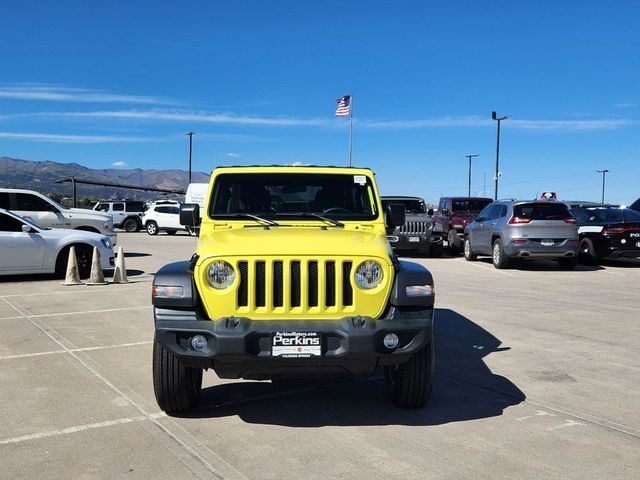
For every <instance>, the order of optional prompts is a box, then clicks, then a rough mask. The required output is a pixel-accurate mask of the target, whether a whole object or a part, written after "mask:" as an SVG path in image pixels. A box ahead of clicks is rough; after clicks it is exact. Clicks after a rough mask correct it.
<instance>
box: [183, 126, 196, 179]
mask: <svg viewBox="0 0 640 480" xmlns="http://www.w3.org/2000/svg"><path fill="white" fill-rule="evenodd" d="M185 135H187V136H188V137H189V184H191V150H192V148H193V136H194V135H195V133H194V132H189V133H185Z"/></svg>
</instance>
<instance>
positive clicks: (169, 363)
mask: <svg viewBox="0 0 640 480" xmlns="http://www.w3.org/2000/svg"><path fill="white" fill-rule="evenodd" d="M201 389H202V369H201V368H195V367H187V366H186V365H184V364H183V363H182V362H180V360H178V358H177V357H176V356H175V355H174V354H173V353H171V352H170V351H169V350H167V349H166V348H165V347H163V346H162V345H161V344H160V343H158V340H157V339H155V338H154V340H153V391H154V393H155V395H156V401H157V402H158V406H159V407H160V408H161V409H162V410H164V411H165V412H167V413H178V412H186V411H188V410H191V409H192V408H193V407H194V406H195V404H196V403H197V402H198V398H199V396H200V391H201Z"/></svg>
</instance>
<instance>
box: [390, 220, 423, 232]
mask: <svg viewBox="0 0 640 480" xmlns="http://www.w3.org/2000/svg"><path fill="white" fill-rule="evenodd" d="M430 231H431V222H425V221H409V222H406V223H405V224H404V225H402V226H400V227H398V228H397V230H396V232H398V233H404V234H408V235H411V234H427V233H429V232H430Z"/></svg>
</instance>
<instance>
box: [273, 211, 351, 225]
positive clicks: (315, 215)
mask: <svg viewBox="0 0 640 480" xmlns="http://www.w3.org/2000/svg"><path fill="white" fill-rule="evenodd" d="M276 216H279V217H285V216H287V217H289V216H290V217H313V218H317V219H318V220H322V221H323V222H328V223H330V224H332V225H333V226H335V227H339V228H344V223H342V222H339V221H338V220H334V219H333V218H329V217H325V216H323V215H320V214H319V213H313V212H278V213H276Z"/></svg>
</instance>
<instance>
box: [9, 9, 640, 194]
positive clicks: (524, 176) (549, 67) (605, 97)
mask: <svg viewBox="0 0 640 480" xmlns="http://www.w3.org/2000/svg"><path fill="white" fill-rule="evenodd" d="M638 21H640V3H638V2H631V1H628V2H627V1H618V2H609V3H606V2H601V1H597V2H596V1H583V2H568V1H566V2H562V1H556V2H540V1H518V2H513V1H484V2H478V1H457V2H431V1H430V2H424V1H416V2H411V1H395V2H391V1H389V2H387V1H365V0H363V1H348V0H346V1H345V0H343V1H322V2H320V1H318V2H310V1H269V2H264V1H258V0H256V1H234V2H223V1H183V2H179V3H176V2H124V1H113V2H72V1H61V2H45V1H41V2H18V1H7V2H4V4H3V8H2V28H1V29H0V65H2V73H1V74H0V155H2V156H11V157H17V158H25V159H29V160H53V161H59V162H78V163H81V164H83V165H86V166H89V167H92V168H111V167H112V165H115V166H122V167H123V168H186V165H187V154H188V141H187V137H185V135H184V133H185V132H188V131H189V130H193V131H194V132H196V135H195V136H194V151H193V162H194V169H196V170H201V171H210V170H211V169H212V168H213V167H215V166H216V165H223V164H274V163H278V164H281V163H286V164H291V163H295V162H300V163H303V164H335V165H341V164H345V163H346V162H347V161H348V121H347V120H346V119H344V118H336V117H334V116H333V113H334V111H335V107H336V103H335V99H336V98H338V97H340V96H342V95H344V94H346V93H347V92H352V93H353V94H354V126H353V129H354V140H353V158H354V164H355V165H358V166H368V167H371V168H373V169H374V170H375V171H376V173H377V177H378V182H379V184H380V187H381V190H382V192H383V193H385V194H410V195H420V196H423V197H425V198H426V199H427V200H430V201H435V200H437V198H438V197H439V196H440V195H441V194H445V195H448V194H464V193H466V190H467V161H466V158H465V155H466V154H470V153H473V154H480V156H479V157H478V158H477V159H475V160H474V168H473V182H472V191H473V192H474V193H476V194H480V195H482V194H483V190H484V183H485V182H484V178H485V176H486V193H487V194H488V195H489V196H492V194H493V176H494V169H495V123H494V122H492V120H491V118H490V115H491V111H492V110H497V111H498V113H499V114H509V115H511V118H510V119H509V120H506V121H504V122H503V123H502V138H501V155H500V160H501V172H502V177H501V179H500V196H501V197H503V196H504V197H511V196H514V197H526V198H529V197H532V196H533V195H535V194H536V193H538V192H541V191H545V190H553V191H557V192H558V193H559V196H560V197H562V198H571V199H599V197H600V189H601V176H600V175H599V174H597V173H596V172H595V170H596V169H603V168H608V169H609V170H611V173H610V174H609V176H608V177H607V185H608V187H607V199H608V200H610V201H615V202H623V203H629V202H631V201H632V200H634V199H636V198H637V197H639V196H640V168H639V166H640V148H639V147H640V135H639V133H640V89H639V88H638V85H640V55H638V52H640V35H638V33H637V24H638Z"/></svg>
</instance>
